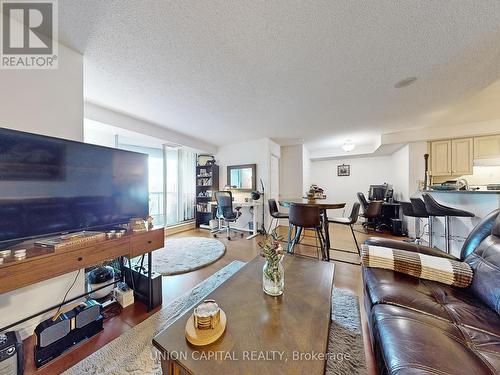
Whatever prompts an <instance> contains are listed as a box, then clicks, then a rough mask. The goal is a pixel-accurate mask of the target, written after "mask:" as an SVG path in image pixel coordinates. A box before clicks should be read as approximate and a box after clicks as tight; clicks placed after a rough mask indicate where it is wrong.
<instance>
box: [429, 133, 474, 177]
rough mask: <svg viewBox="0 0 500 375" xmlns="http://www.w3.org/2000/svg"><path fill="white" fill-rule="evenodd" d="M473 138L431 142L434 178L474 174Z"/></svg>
mask: <svg viewBox="0 0 500 375" xmlns="http://www.w3.org/2000/svg"><path fill="white" fill-rule="evenodd" d="M473 150H474V141H473V138H460V139H446V140H442V141H433V142H431V173H432V176H435V177H437V176H462V175H467V174H472V165H473V161H474V153H473Z"/></svg>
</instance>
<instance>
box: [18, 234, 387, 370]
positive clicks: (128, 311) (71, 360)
mask: <svg viewBox="0 0 500 375" xmlns="http://www.w3.org/2000/svg"><path fill="white" fill-rule="evenodd" d="M360 228H361V227H357V231H356V237H357V240H358V243H363V242H364V240H365V239H366V238H368V237H370V236H374V235H375V236H384V237H390V238H394V237H393V236H390V235H386V234H380V233H373V232H372V233H369V234H366V233H362V229H360ZM279 232H280V234H282V235H283V236H286V228H284V227H280V228H279ZM330 234H331V238H332V247H333V248H340V249H345V250H348V251H352V252H353V253H355V252H356V247H355V244H354V240H353V238H352V235H351V232H350V230H349V228H347V227H345V226H341V225H330ZM308 235H312V233H311V234H308ZM187 236H197V237H208V236H210V234H209V233H208V231H206V230H200V229H193V230H189V231H185V232H182V233H178V234H175V235H173V236H169V238H171V237H187ZM219 239H220V240H221V241H222V242H224V244H225V245H226V254H225V255H224V256H223V257H222V258H221V259H219V260H218V261H217V262H215V263H213V264H211V265H209V266H208V267H205V268H202V269H199V270H197V271H193V272H190V273H186V274H182V275H175V276H166V277H163V304H164V305H165V304H168V303H170V302H171V301H172V300H174V299H175V298H177V297H179V296H180V295H182V294H184V293H185V292H186V291H188V290H189V289H191V288H192V287H194V286H196V285H197V284H199V283H200V282H201V281H203V280H205V279H206V278H207V277H209V276H210V275H212V274H213V273H215V272H217V271H218V270H220V269H221V268H223V267H224V266H226V265H227V264H229V263H231V262H232V261H234V260H241V261H244V262H247V261H249V260H251V259H253V258H254V257H255V256H256V255H258V254H259V252H260V251H259V250H260V249H259V247H258V242H259V241H261V240H262V237H260V236H259V237H257V238H254V239H252V240H246V239H245V238H235V239H234V240H231V241H228V240H227V239H225V238H223V237H222V238H219ZM314 244H315V241H314V238H312V237H306V238H304V240H303V241H302V243H301V244H300V245H298V246H297V248H296V252H297V253H299V254H304V255H309V256H315V255H316V249H315V248H314V247H313V246H308V245H314ZM331 257H332V258H333V259H343V260H349V261H354V262H356V260H357V255H356V254H352V255H351V254H347V253H342V252H337V251H331ZM333 262H335V264H336V266H335V281H334V282H335V286H336V287H338V288H345V289H349V290H351V291H352V292H354V293H355V294H357V295H358V296H359V297H360V311H361V321H362V326H363V337H364V344H365V353H366V361H367V366H368V374H375V373H376V371H375V364H374V358H373V354H372V351H371V346H370V341H369V332H368V325H367V320H366V315H365V312H364V308H363V285H362V280H361V270H360V266H357V265H352V264H348V263H342V262H338V261H333ZM158 310H159V308H158V309H156V310H154V311H152V312H150V313H147V312H146V307H145V305H144V304H142V303H140V302H136V303H135V304H134V305H132V306H129V307H127V308H125V309H123V310H122V312H121V314H119V315H116V316H113V317H111V318H109V319H107V320H106V321H105V325H104V331H103V332H101V333H100V334H99V335H97V336H95V337H93V338H92V339H90V340H88V341H87V342H85V343H83V344H81V345H79V346H78V347H76V348H74V349H73V350H71V351H69V352H67V353H65V354H63V355H62V356H60V357H59V358H57V359H56V360H54V361H52V362H51V363H49V364H47V365H46V366H44V367H42V368H40V369H38V370H36V368H35V366H34V361H33V346H34V338H33V337H30V338H28V339H27V340H25V349H24V352H25V363H26V369H25V374H37V375H40V374H44V375H49V374H50V375H53V374H59V373H61V372H63V371H64V370H66V369H68V368H70V367H71V366H73V365H74V364H76V363H78V362H79V361H81V360H82V359H83V358H85V357H87V356H89V355H90V354H92V353H93V352H94V351H96V350H98V349H99V348H101V347H103V346H104V345H106V344H107V343H109V342H110V341H112V340H113V339H115V338H116V337H118V336H120V335H121V334H122V333H123V332H125V331H127V330H128V329H130V328H132V327H133V326H135V325H137V324H139V323H140V322H142V321H143V320H145V319H147V318H148V317H149V316H151V315H152V314H154V313H155V312H156V311H158Z"/></svg>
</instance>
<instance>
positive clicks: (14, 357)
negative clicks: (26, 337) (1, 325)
mask: <svg viewBox="0 0 500 375" xmlns="http://www.w3.org/2000/svg"><path fill="white" fill-rule="evenodd" d="M23 373H24V355H23V342H22V341H21V337H20V336H19V332H16V331H10V332H5V333H0V374H1V375H21V374H23Z"/></svg>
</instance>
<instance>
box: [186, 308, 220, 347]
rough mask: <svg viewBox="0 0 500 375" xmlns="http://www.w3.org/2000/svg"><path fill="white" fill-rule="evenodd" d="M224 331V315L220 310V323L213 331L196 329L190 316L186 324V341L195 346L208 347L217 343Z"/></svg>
mask: <svg viewBox="0 0 500 375" xmlns="http://www.w3.org/2000/svg"><path fill="white" fill-rule="evenodd" d="M225 330H226V313H225V312H224V311H223V310H222V309H221V310H220V322H219V325H218V326H217V327H216V328H215V329H196V328H195V327H194V317H193V315H192V314H191V316H190V317H189V319H188V321H187V322H186V340H188V341H189V342H190V343H191V344H193V345H195V346H204V345H209V344H211V343H213V342H215V341H217V340H218V339H219V338H220V337H221V336H222V334H223V333H224V331H225Z"/></svg>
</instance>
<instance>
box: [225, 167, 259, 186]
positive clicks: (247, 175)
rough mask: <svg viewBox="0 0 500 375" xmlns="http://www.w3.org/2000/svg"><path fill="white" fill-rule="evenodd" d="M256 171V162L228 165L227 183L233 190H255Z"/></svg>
mask: <svg viewBox="0 0 500 375" xmlns="http://www.w3.org/2000/svg"><path fill="white" fill-rule="evenodd" d="M256 171H257V164H243V165H229V166H228V167H227V184H228V185H229V186H231V189H234V190H247V191H252V190H255V189H256V179H257V176H256Z"/></svg>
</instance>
